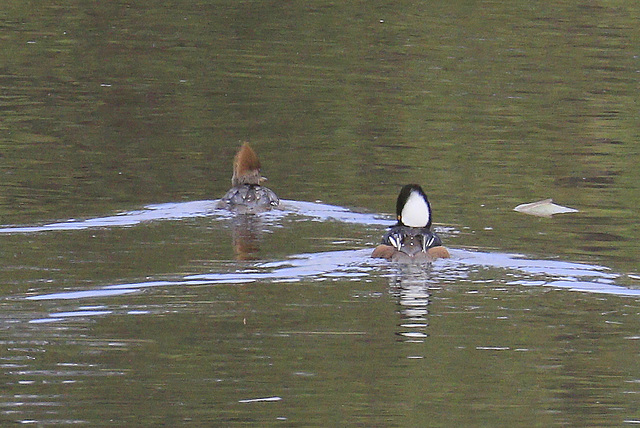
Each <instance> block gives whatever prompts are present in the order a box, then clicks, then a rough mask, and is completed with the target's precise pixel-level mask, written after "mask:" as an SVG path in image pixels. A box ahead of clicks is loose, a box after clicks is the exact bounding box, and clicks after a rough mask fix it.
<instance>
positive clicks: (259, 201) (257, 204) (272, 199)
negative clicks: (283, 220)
mask: <svg viewBox="0 0 640 428" xmlns="http://www.w3.org/2000/svg"><path fill="white" fill-rule="evenodd" d="M265 180H266V178H265V177H263V176H262V175H261V174H260V160H258V155H256V152H254V151H253V149H252V148H251V147H250V146H249V143H243V144H242V146H241V147H240V150H238V153H237V154H236V157H235V158H234V161H233V176H232V177H231V186H232V187H231V189H229V191H228V192H227V193H226V194H225V195H224V196H223V197H222V199H220V202H219V203H218V207H219V208H226V209H229V210H232V211H236V212H239V213H257V212H263V211H267V210H270V209H272V208H274V207H277V206H278V205H279V204H280V199H278V196H276V194H275V193H274V192H273V191H272V190H271V189H269V188H267V187H264V186H262V183H263V182H264V181H265Z"/></svg>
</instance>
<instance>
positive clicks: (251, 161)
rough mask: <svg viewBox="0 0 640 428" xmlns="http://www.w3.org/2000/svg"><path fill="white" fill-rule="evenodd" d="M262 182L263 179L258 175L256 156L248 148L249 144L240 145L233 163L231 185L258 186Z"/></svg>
mask: <svg viewBox="0 0 640 428" xmlns="http://www.w3.org/2000/svg"><path fill="white" fill-rule="evenodd" d="M263 180H264V178H262V176H261V175H260V160H258V155H257V154H256V152H254V151H253V149H252V148H251V147H250V146H249V143H242V146H241V147H240V150H238V153H237V154H236V157H235V159H234V161H233V177H231V185H233V186H239V185H241V184H260V183H261V182H262V181H263Z"/></svg>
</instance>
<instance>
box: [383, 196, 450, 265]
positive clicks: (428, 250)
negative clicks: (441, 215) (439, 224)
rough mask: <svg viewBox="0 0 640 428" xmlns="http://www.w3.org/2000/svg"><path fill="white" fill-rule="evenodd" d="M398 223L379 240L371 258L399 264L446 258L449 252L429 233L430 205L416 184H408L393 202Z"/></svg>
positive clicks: (438, 238)
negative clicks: (379, 243) (379, 242)
mask: <svg viewBox="0 0 640 428" xmlns="http://www.w3.org/2000/svg"><path fill="white" fill-rule="evenodd" d="M396 215H397V219H398V222H397V223H396V224H395V225H393V226H391V228H390V229H389V231H388V232H387V233H385V234H384V236H383V237H382V244H381V245H378V246H377V247H376V249H375V250H373V254H371V256H372V257H377V258H383V259H387V260H392V261H399V262H430V261H433V260H435V259H439V258H448V257H449V251H448V250H447V249H446V248H445V247H443V246H442V241H441V240H440V237H439V236H438V235H436V233H435V232H433V231H432V230H431V205H430V204H429V200H428V199H427V195H426V194H425V193H424V191H423V190H422V188H421V187H420V186H419V185H417V184H407V185H406V186H404V187H403V188H402V190H400V194H399V195H398V199H397V201H396Z"/></svg>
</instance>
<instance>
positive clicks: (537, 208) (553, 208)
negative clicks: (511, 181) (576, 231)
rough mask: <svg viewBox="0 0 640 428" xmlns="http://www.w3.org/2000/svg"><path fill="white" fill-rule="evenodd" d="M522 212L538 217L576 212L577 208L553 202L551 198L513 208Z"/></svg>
mask: <svg viewBox="0 0 640 428" xmlns="http://www.w3.org/2000/svg"><path fill="white" fill-rule="evenodd" d="M513 210H514V211H518V212H520V213H524V214H530V215H535V216H538V217H551V216H552V215H554V214H565V213H577V212H578V210H576V209H573V208H569V207H563V206H562V205H557V204H554V203H553V200H552V199H544V200H542V201H537V202H531V203H529V204H521V205H518V206H517V207H515V208H514V209H513Z"/></svg>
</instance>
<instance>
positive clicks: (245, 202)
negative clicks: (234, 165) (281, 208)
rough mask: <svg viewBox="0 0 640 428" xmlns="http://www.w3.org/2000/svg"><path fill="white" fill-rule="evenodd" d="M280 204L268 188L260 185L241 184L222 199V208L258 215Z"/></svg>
mask: <svg viewBox="0 0 640 428" xmlns="http://www.w3.org/2000/svg"><path fill="white" fill-rule="evenodd" d="M279 204H280V199H279V198H278V196H277V195H276V194H275V193H274V192H273V190H271V189H269V188H268V187H264V186H260V185H259V184H240V185H238V186H234V187H232V188H231V189H229V191H228V192H227V193H226V194H225V195H224V196H223V197H222V199H220V204H219V205H220V208H226V209H229V210H232V211H236V212H238V213H257V212H263V211H268V210H270V209H272V208H274V207H277V206H278V205H279Z"/></svg>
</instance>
